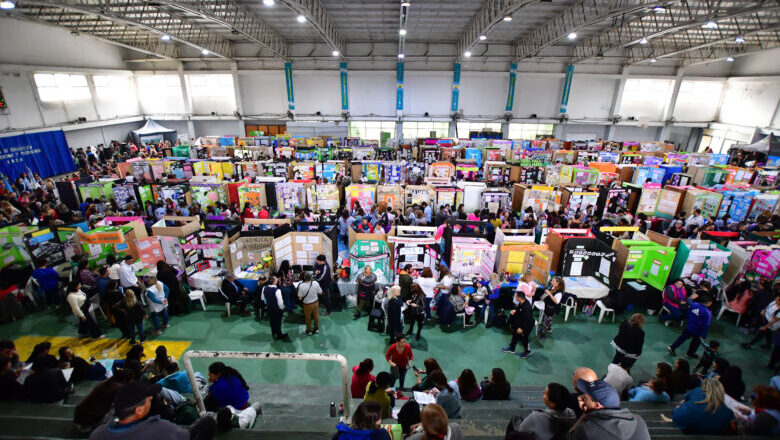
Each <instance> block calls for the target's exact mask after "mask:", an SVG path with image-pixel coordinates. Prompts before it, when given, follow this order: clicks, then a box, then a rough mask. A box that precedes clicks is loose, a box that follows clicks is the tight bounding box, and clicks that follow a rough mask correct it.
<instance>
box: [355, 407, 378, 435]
mask: <svg viewBox="0 0 780 440" xmlns="http://www.w3.org/2000/svg"><path fill="white" fill-rule="evenodd" d="M380 420H382V405H380V404H378V403H376V402H361V403H360V405H358V407H357V409H355V414H353V415H352V429H357V430H360V431H375V430H376V429H377V428H376V422H378V421H380Z"/></svg>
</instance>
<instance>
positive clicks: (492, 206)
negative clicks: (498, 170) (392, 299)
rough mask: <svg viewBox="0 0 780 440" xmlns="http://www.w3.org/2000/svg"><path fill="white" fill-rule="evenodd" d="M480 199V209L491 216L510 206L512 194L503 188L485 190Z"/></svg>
mask: <svg viewBox="0 0 780 440" xmlns="http://www.w3.org/2000/svg"><path fill="white" fill-rule="evenodd" d="M481 199H482V203H481V205H482V207H483V208H485V209H487V210H488V212H491V213H493V214H497V213H498V212H499V211H500V210H502V209H505V208H509V207H510V206H511V205H512V193H510V192H509V190H507V189H504V188H492V189H486V190H485V191H483V192H482V195H481Z"/></svg>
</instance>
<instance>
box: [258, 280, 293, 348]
mask: <svg viewBox="0 0 780 440" xmlns="http://www.w3.org/2000/svg"><path fill="white" fill-rule="evenodd" d="M277 283H278V280H277V278H276V277H274V276H272V277H271V278H270V279H269V280H268V284H266V285H265V286H263V291H262V292H263V293H262V296H263V300H264V301H265V305H266V307H267V308H268V317H269V319H270V320H271V334H272V335H273V337H274V339H284V338H286V337H287V333H282V314H283V313H284V299H283V298H282V291H281V290H279V287H277Z"/></svg>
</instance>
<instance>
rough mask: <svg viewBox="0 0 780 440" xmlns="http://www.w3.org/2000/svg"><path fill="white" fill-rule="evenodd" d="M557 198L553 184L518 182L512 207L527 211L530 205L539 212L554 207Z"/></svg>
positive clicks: (514, 189) (513, 192)
mask: <svg viewBox="0 0 780 440" xmlns="http://www.w3.org/2000/svg"><path fill="white" fill-rule="evenodd" d="M555 199H556V195H555V188H554V187H552V186H541V185H526V184H520V183H516V184H515V185H514V188H513V190H512V209H514V210H518V211H525V210H526V209H528V207H529V206H530V207H531V208H533V210H534V212H536V213H537V214H538V213H540V212H544V211H545V210H546V209H548V208H550V207H552V206H553V205H554V203H555Z"/></svg>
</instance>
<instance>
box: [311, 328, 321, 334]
mask: <svg viewBox="0 0 780 440" xmlns="http://www.w3.org/2000/svg"><path fill="white" fill-rule="evenodd" d="M312 333H314V334H315V335H318V334H320V329H318V328H315V329H314V331H313V332H312Z"/></svg>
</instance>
